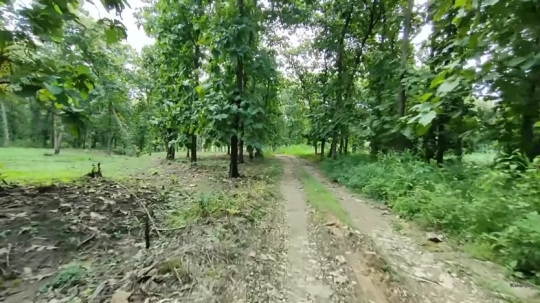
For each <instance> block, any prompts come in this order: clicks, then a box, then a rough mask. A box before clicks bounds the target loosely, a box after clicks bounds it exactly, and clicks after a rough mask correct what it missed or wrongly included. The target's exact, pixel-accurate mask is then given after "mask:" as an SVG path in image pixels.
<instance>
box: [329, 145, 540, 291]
mask: <svg viewBox="0 0 540 303" xmlns="http://www.w3.org/2000/svg"><path fill="white" fill-rule="evenodd" d="M486 163H487V162H483V163H482V161H479V162H474V161H471V162H467V161H465V162H464V163H459V162H453V163H452V164H448V165H445V166H444V167H442V168H439V167H437V166H435V165H431V164H428V163H426V162H424V161H421V160H420V159H417V158H415V157H414V156H413V155H411V154H401V155H398V154H389V155H382V156H379V157H378V158H377V159H374V158H372V157H370V156H369V155H364V154H362V155H354V156H344V157H341V158H340V159H339V160H336V161H330V160H327V161H324V162H323V163H322V164H321V166H322V168H323V170H324V171H325V172H326V173H327V174H328V175H329V177H331V178H333V179H335V180H337V181H338V182H339V183H342V184H344V185H346V186H348V187H349V188H351V189H353V190H355V191H357V192H361V193H362V194H364V195H366V196H368V197H370V198H373V199H375V200H379V201H385V202H387V203H388V204H389V205H390V206H391V207H392V209H393V210H394V211H395V212H397V213H398V214H400V215H401V216H403V217H405V218H408V219H411V220H415V221H417V222H419V223H420V224H422V225H423V226H425V227H429V228H433V229H439V230H443V231H445V232H447V233H448V234H449V235H450V236H453V237H455V238H456V239H460V241H461V243H462V244H464V245H465V247H467V248H468V250H469V252H471V253H473V254H474V255H475V257H478V258H483V259H489V260H492V261H497V262H499V263H501V264H503V265H505V266H506V267H508V268H510V269H511V270H513V271H514V274H515V275H516V276H517V277H524V278H529V279H532V280H534V281H535V282H536V283H540V250H538V248H539V247H540V215H539V214H538V211H539V210H540V168H539V167H538V166H537V165H531V166H530V167H529V168H528V169H527V170H526V171H524V172H520V173H517V172H516V170H515V169H514V170H512V169H511V170H504V169H500V168H494V167H493V165H487V164H486Z"/></svg>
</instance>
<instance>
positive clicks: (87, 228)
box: [0, 150, 539, 303]
mask: <svg viewBox="0 0 540 303" xmlns="http://www.w3.org/2000/svg"><path fill="white" fill-rule="evenodd" d="M0 152H2V150H0ZM34 153H35V152H34ZM82 153H83V152H81V154H82ZM73 154H74V155H73V157H76V155H75V154H76V151H73ZM83 156H85V154H82V155H80V156H79V157H83ZM44 157H46V159H45V160H44V161H53V162H55V161H56V162H58V161H60V159H61V156H44ZM95 157H98V158H99V161H101V163H102V167H103V171H104V176H105V178H103V179H97V180H95V179H87V178H78V179H75V180H73V179H70V180H71V181H70V182H53V184H45V185H44V184H41V185H30V184H26V185H21V186H13V187H12V188H9V189H4V190H3V191H0V208H1V209H2V210H3V212H2V214H0V301H2V302H5V303H15V302H17V303H25V302H54V303H61V302H66V303H67V302H90V303H98V302H112V303H128V302H133V303H139V302H160V303H167V302H171V303H172V302H239V303H241V302H244V303H247V302H290V303H301V302H314V303H323V302H344V303H349V302H351V303H352V302H361V303H364V302H365V303H368V302H375V303H393V302H396V303H397V302H435V303H438V302H441V303H442V302H444V303H448V302H456V303H457V302H486V303H487V302H539V301H538V299H535V297H534V296H535V295H536V291H535V290H532V289H527V288H512V287H510V282H509V281H507V280H505V278H504V276H503V275H502V274H501V273H500V272H499V271H497V269H496V268H494V267H493V266H491V265H490V264H487V263H480V261H477V260H473V259H470V258H468V257H466V256H463V255H461V254H458V253H457V252H456V250H453V249H452V248H451V247H450V246H449V245H448V244H447V243H446V241H445V239H443V238H442V236H439V235H435V236H433V235H428V236H426V234H425V233H423V232H421V231H420V230H418V229H416V228H415V227H414V226H413V225H411V224H408V223H406V222H404V221H401V220H399V219H396V218H395V217H394V216H392V215H391V213H390V211H389V210H387V209H379V208H377V207H376V206H375V205H374V204H371V203H370V202H369V201H366V200H364V199H362V198H361V197H358V196H355V195H354V194H352V193H350V192H349V191H348V190H346V189H345V188H343V187H341V186H338V185H336V184H335V183H332V182H330V181H328V180H327V179H326V178H325V177H324V176H322V174H321V173H320V172H319V171H318V169H317V168H316V167H314V166H313V165H311V163H310V162H308V161H306V160H303V159H299V158H296V157H290V156H279V157H277V158H273V157H271V158H268V159H265V160H264V161H256V162H249V163H246V164H242V165H241V166H240V169H241V173H242V174H244V177H243V178H241V179H238V180H231V179H228V178H227V169H228V158H227V157H226V156H224V155H215V154H214V155H204V156H203V157H201V159H200V160H199V161H198V165H197V166H195V167H191V166H190V165H189V163H188V161H186V159H183V158H182V159H178V160H176V161H172V162H171V161H164V160H161V159H159V158H163V154H157V155H153V156H146V157H141V158H129V159H124V158H122V157H117V158H112V157H110V158H107V157H106V156H104V155H97V156H95ZM125 158H128V157H125ZM49 159H50V160H49ZM111 159H112V160H111ZM133 159H137V160H133ZM2 160H4V158H2ZM91 160H96V159H91ZM91 160H84V163H85V164H86V165H87V167H88V169H87V170H86V171H82V172H79V171H77V173H78V174H79V176H80V175H83V174H84V172H87V171H88V170H89V168H90V167H89V166H90V165H89V163H87V161H91ZM107 160H109V161H107ZM80 161H82V160H80ZM66 162H67V161H66ZM71 162H75V161H71ZM111 162H112V164H111ZM122 162H124V163H130V165H131V166H130V167H128V168H127V169H126V170H124V171H123V170H122V169H123V168H122V166H121V165H119V164H117V163H122ZM68 163H69V162H68ZM10 165H11V166H12V167H13V164H10ZM40 165H41V167H43V166H44V164H40ZM56 165H57V166H58V164H56ZM66 165H67V166H68V167H69V165H74V166H76V167H78V166H79V165H82V164H81V163H79V164H66ZM53 167H54V166H53ZM17 168H18V167H17ZM124 168H125V167H124ZM12 170H13V169H12ZM59 170H60V169H59ZM107 172H111V175H108V173H107ZM65 174H66V175H68V174H69V177H71V176H72V175H74V173H73V172H69V173H65ZM109 176H112V177H113V178H109ZM8 180H9V179H8ZM25 180H28V179H25ZM44 180H45V179H44V177H40V178H35V179H34V181H39V182H41V183H42V181H44ZM28 182H30V181H26V183H28ZM30 183H31V182H30ZM49 183H50V182H49ZM148 214H150V218H151V220H150V222H149V225H151V227H152V229H153V232H152V234H151V241H150V248H149V249H146V248H145V235H144V234H145V233H144V231H145V228H144V226H145V218H147V215H148ZM433 238H437V239H439V240H442V242H440V243H434V242H433Z"/></svg>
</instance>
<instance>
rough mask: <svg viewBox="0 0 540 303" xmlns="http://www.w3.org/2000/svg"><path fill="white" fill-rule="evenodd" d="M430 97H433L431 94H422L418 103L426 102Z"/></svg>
mask: <svg viewBox="0 0 540 303" xmlns="http://www.w3.org/2000/svg"><path fill="white" fill-rule="evenodd" d="M431 96H433V93H427V94H424V95H423V96H422V97H420V101H421V102H426V101H427V100H429V98H431Z"/></svg>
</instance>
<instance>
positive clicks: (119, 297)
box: [111, 290, 131, 303]
mask: <svg viewBox="0 0 540 303" xmlns="http://www.w3.org/2000/svg"><path fill="white" fill-rule="evenodd" d="M129 297H131V293H130V292H127V291H123V290H117V291H116V292H115V293H114V294H113V296H112V298H111V303H129V301H128V299H129Z"/></svg>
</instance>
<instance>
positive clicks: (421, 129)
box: [416, 124, 431, 137]
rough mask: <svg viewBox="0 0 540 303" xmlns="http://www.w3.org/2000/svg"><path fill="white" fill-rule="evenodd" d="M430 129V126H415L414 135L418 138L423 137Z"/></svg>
mask: <svg viewBox="0 0 540 303" xmlns="http://www.w3.org/2000/svg"><path fill="white" fill-rule="evenodd" d="M430 127H431V124H428V125H426V126H424V125H420V124H419V125H417V126H416V135H417V136H419V137H420V136H423V135H425V134H426V133H427V132H428V130H429V128H430Z"/></svg>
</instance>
